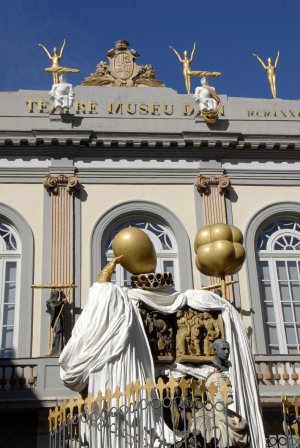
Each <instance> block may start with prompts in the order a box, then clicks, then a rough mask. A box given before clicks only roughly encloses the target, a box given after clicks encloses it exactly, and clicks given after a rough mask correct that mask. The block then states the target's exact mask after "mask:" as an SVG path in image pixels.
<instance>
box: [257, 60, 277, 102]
mask: <svg viewBox="0 0 300 448" xmlns="http://www.w3.org/2000/svg"><path fill="white" fill-rule="evenodd" d="M279 54H280V53H279V51H278V53H277V57H276V60H275V64H274V65H272V59H271V58H268V59H267V62H268V64H267V65H266V64H265V63H264V61H263V60H262V59H261V58H260V57H259V56H257V55H256V54H255V53H253V56H254V57H255V58H256V59H257V60H258V61H259V62H260V63H261V65H262V67H263V69H264V70H265V71H266V72H267V74H268V81H269V84H270V88H271V93H272V96H273V98H277V92H276V75H275V70H276V69H277V65H278V60H279Z"/></svg>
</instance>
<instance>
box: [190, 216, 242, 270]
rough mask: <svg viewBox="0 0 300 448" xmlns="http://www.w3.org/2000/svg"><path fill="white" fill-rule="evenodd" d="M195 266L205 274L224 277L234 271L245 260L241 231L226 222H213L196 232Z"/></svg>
mask: <svg viewBox="0 0 300 448" xmlns="http://www.w3.org/2000/svg"><path fill="white" fill-rule="evenodd" d="M194 249H195V252H196V254H197V255H196V266H197V269H199V271H200V272H202V273H203V274H206V275H213V276H218V277H224V276H225V275H229V274H234V273H236V272H237V271H238V270H239V269H240V268H241V267H242V264H243V262H244V260H245V250H244V247H243V235H242V232H241V231H240V230H239V229H238V228H237V227H235V226H231V225H228V224H222V223H219V224H213V225H211V226H206V227H203V228H202V229H200V230H199V231H198V232H197V235H196V238H195V244H194Z"/></svg>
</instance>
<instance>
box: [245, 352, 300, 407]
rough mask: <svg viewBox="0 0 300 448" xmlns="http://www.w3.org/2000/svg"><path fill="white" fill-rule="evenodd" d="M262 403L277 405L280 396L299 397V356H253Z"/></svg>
mask: <svg viewBox="0 0 300 448" xmlns="http://www.w3.org/2000/svg"><path fill="white" fill-rule="evenodd" d="M254 359H255V366H256V373H257V379H258V384H259V393H260V398H261V401H262V403H264V402H267V403H269V404H272V403H274V404H277V405H278V404H279V400H278V397H281V396H282V395H287V396H297V395H299V385H300V355H254Z"/></svg>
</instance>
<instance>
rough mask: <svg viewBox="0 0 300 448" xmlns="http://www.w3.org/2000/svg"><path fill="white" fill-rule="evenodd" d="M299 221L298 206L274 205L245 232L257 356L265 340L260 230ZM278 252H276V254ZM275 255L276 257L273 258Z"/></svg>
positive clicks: (264, 348) (264, 350)
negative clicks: (259, 244)
mask: <svg viewBox="0 0 300 448" xmlns="http://www.w3.org/2000/svg"><path fill="white" fill-rule="evenodd" d="M282 219H284V220H288V219H293V220H294V219H296V220H299V219H300V203H298V202H292V201H291V202H277V203H273V204H269V205H267V206H266V207H264V208H262V209H261V210H259V211H258V212H257V214H255V215H254V216H253V217H252V218H251V220H250V221H249V223H248V225H247V227H246V230H245V250H246V263H245V265H246V270H247V273H248V275H247V280H248V291H249V303H250V310H251V317H252V325H253V331H252V334H253V340H254V345H255V347H254V349H255V352H256V353H257V354H267V353H268V352H269V350H268V338H267V335H266V325H265V316H264V307H263V302H262V292H261V288H260V276H259V256H258V251H257V240H258V236H259V234H260V232H261V230H262V229H263V228H264V227H265V226H266V225H268V224H270V223H271V222H272V221H274V220H282ZM278 252H279V251H278ZM278 252H277V253H278ZM277 253H276V256H277Z"/></svg>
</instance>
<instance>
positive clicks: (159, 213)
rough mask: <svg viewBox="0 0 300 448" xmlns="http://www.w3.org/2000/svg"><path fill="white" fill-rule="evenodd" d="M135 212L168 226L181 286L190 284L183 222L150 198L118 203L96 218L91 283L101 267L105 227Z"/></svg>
mask: <svg viewBox="0 0 300 448" xmlns="http://www.w3.org/2000/svg"><path fill="white" fill-rule="evenodd" d="M136 215H143V216H144V219H145V218H146V217H149V218H151V217H152V218H155V219H156V220H158V221H160V222H162V223H163V224H164V225H165V226H167V227H168V228H170V230H171V232H172V233H173V235H174V238H175V240H176V243H177V249H178V272H179V278H180V288H181V290H183V291H184V290H187V289H191V288H193V276H192V257H191V244H190V241H189V238H188V235H187V232H186V230H185V228H184V226H183V224H182V223H181V221H180V220H179V219H178V218H177V216H176V215H174V214H173V212H171V211H170V210H168V209H167V208H165V207H163V206H161V205H160V204H156V203H153V202H149V201H130V202H123V203H121V204H117V205H115V206H114V207H112V208H111V209H109V210H108V211H107V212H106V213H105V214H104V215H102V216H101V217H100V218H99V219H98V221H97V222H96V224H95V226H94V229H93V231H92V235H91V283H93V282H94V281H95V280H96V278H97V275H98V273H99V272H100V270H101V269H102V268H103V267H104V266H103V260H102V259H101V258H102V257H101V251H100V250H99V248H101V247H102V240H103V237H104V234H105V231H106V229H107V228H109V227H110V226H111V225H113V224H114V222H116V221H119V220H121V219H122V218H124V217H127V218H130V217H131V216H136Z"/></svg>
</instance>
